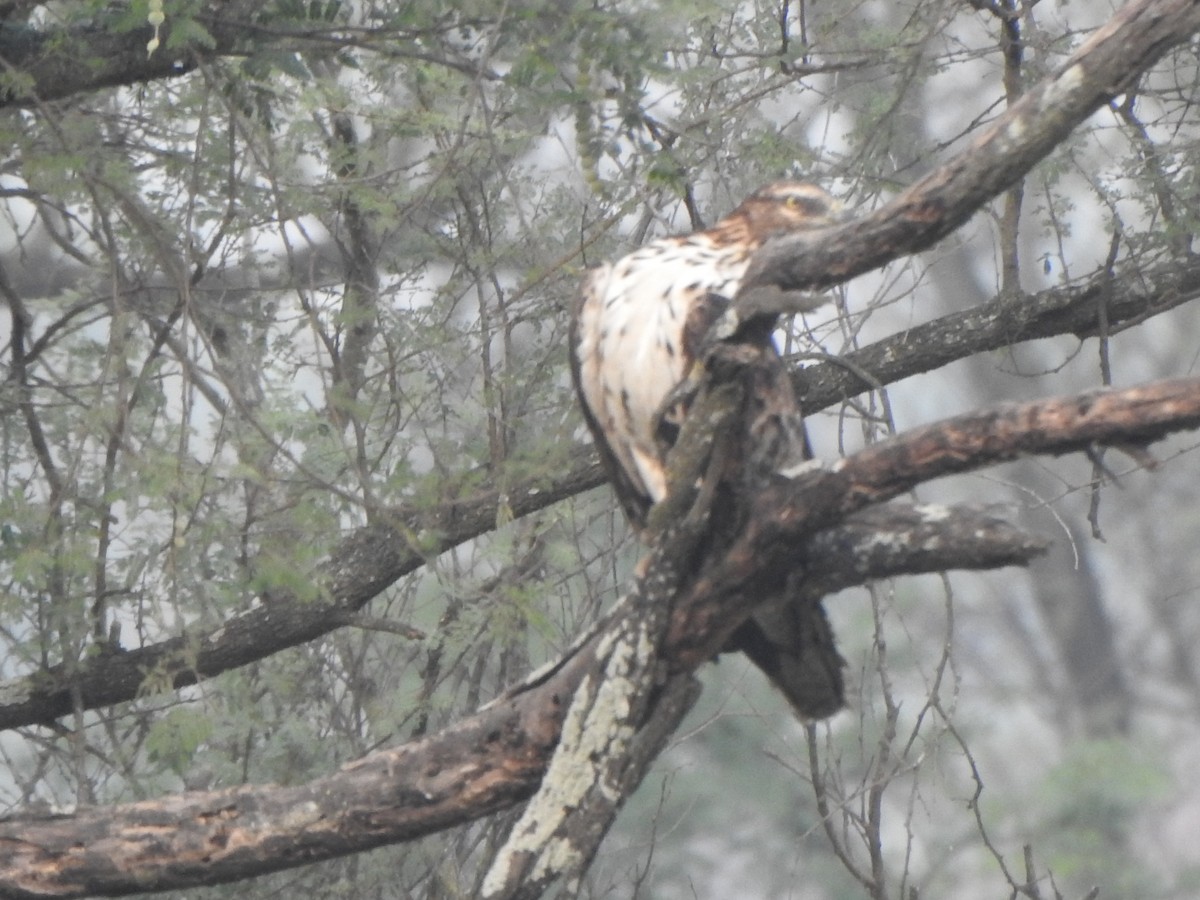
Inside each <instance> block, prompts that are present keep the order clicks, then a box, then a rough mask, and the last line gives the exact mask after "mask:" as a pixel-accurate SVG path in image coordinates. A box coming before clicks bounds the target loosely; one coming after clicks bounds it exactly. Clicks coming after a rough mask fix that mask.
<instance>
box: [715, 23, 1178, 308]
mask: <svg viewBox="0 0 1200 900" xmlns="http://www.w3.org/2000/svg"><path fill="white" fill-rule="evenodd" d="M1197 29H1200V0H1133V2H1130V3H1127V4H1126V5H1125V6H1124V7H1122V8H1121V9H1120V10H1119V11H1118V12H1117V14H1116V15H1115V16H1113V17H1112V19H1110V20H1109V21H1108V22H1107V23H1106V24H1105V25H1103V26H1102V27H1101V28H1099V29H1097V30H1096V31H1095V32H1093V34H1092V35H1091V37H1089V38H1088V40H1087V41H1085V42H1084V44H1083V46H1081V47H1080V48H1079V49H1078V50H1077V51H1076V52H1075V53H1074V54H1073V55H1072V56H1071V58H1070V59H1068V60H1067V62H1066V64H1065V65H1064V66H1063V67H1062V68H1061V69H1059V71H1058V72H1056V73H1055V74H1054V75H1052V76H1050V77H1049V78H1046V79H1045V80H1043V81H1042V82H1040V83H1039V84H1038V85H1037V86H1036V87H1033V88H1031V89H1030V90H1028V91H1026V92H1025V94H1024V95H1023V96H1022V97H1021V99H1020V100H1018V101H1017V102H1016V103H1014V104H1013V105H1012V106H1011V107H1010V108H1009V109H1008V111H1007V112H1005V114H1004V115H1002V116H1001V117H1000V118H998V119H997V120H996V121H995V122H994V123H992V124H991V125H990V126H989V127H987V128H986V129H984V130H983V132H982V133H980V134H979V136H978V137H976V139H975V140H974V141H972V142H971V145H970V146H969V147H968V148H967V149H966V150H964V151H962V152H961V153H959V154H958V155H957V156H954V157H953V158H951V159H950V160H949V161H947V162H946V163H945V164H944V165H942V166H939V167H938V168H937V169H936V170H935V171H933V172H932V173H930V174H929V175H927V176H926V177H924V178H922V179H921V180H920V181H918V182H917V183H916V184H914V185H913V186H912V187H910V188H908V190H906V191H905V192H904V193H902V194H901V195H900V196H899V197H897V198H896V199H895V200H893V201H891V202H890V203H888V204H886V205H884V206H883V207H881V208H880V209H878V210H877V211H876V212H874V213H873V214H872V215H870V216H866V217H865V218H861V219H856V220H854V221H852V222H849V223H847V224H846V225H842V226H839V227H836V228H829V229H823V230H821V231H819V232H802V233H798V234H794V235H789V236H786V237H783V238H780V239H779V240H776V241H772V242H769V243H768V244H767V245H766V246H765V247H763V248H762V250H760V251H759V252H758V253H757V254H756V255H755V258H754V261H753V262H752V263H751V265H750V268H749V270H748V271H747V273H746V277H745V278H743V279H742V285H741V289H740V290H739V292H738V297H737V298H736V300H735V303H734V305H733V307H732V308H731V311H733V312H734V314H735V315H736V317H737V320H738V321H739V322H745V321H747V320H748V319H751V318H754V317H757V316H765V315H772V316H773V315H778V314H780V313H786V312H790V311H794V310H793V309H792V308H791V306H790V305H789V304H788V303H787V302H786V300H787V296H786V294H782V293H780V292H777V291H763V290H761V288H762V287H763V286H765V285H775V286H778V287H779V288H781V289H782V290H783V291H811V290H815V289H819V288H826V287H831V286H833V285H835V284H840V283H842V282H844V281H847V280H849V279H850V278H853V277H854V276H855V275H861V274H863V273H864V272H869V271H871V270H873V269H877V268H879V267H880V266H882V265H884V264H885V263H888V262H890V261H892V260H894V259H897V258H899V257H901V256H904V255H907V254H910V253H915V252H917V251H919V250H924V249H925V248H927V247H930V246H932V245H933V244H935V243H936V242H937V241H939V240H941V239H942V238H944V237H945V236H946V235H948V234H950V233H951V232H952V231H954V230H955V229H956V228H958V227H959V226H960V225H962V224H963V223H964V222H966V221H967V220H968V219H969V218H971V216H972V215H973V214H974V213H975V211H976V210H978V209H980V208H981V207H982V206H983V205H984V204H985V203H987V202H988V201H989V200H991V199H992V198H993V197H995V196H996V195H997V194H999V193H1001V192H1002V191H1003V190H1005V189H1006V188H1008V187H1009V186H1010V185H1012V184H1013V183H1015V182H1016V181H1017V180H1019V179H1020V178H1022V177H1023V176H1024V175H1025V174H1026V173H1027V172H1028V171H1029V170H1030V169H1032V168H1033V166H1034V165H1035V164H1036V163H1037V162H1038V161H1040V160H1041V159H1042V158H1043V157H1045V156H1046V155H1047V154H1048V153H1050V151H1051V150H1053V149H1054V148H1055V147H1056V146H1057V145H1058V144H1059V143H1061V142H1062V141H1063V140H1064V139H1065V138H1066V137H1067V135H1069V134H1070V133H1071V131H1073V130H1074V129H1075V127H1076V126H1077V125H1079V124H1080V123H1081V122H1083V121H1084V120H1085V119H1087V118H1088V116H1090V115H1091V114H1092V113H1093V112H1095V111H1096V110H1097V109H1099V108H1100V107H1101V106H1104V105H1105V104H1107V103H1108V102H1109V101H1110V100H1112V99H1113V97H1115V96H1117V95H1118V94H1120V93H1121V92H1122V91H1123V90H1124V89H1125V87H1126V86H1128V85H1129V84H1132V83H1133V81H1134V80H1135V79H1136V78H1137V77H1138V76H1139V75H1140V74H1141V73H1142V72H1144V71H1145V70H1146V69H1147V68H1149V67H1150V66H1151V65H1153V64H1154V63H1155V62H1157V61H1158V60H1159V59H1161V58H1162V56H1163V55H1164V54H1165V53H1166V52H1167V51H1168V50H1170V49H1171V48H1172V47H1175V46H1177V45H1179V44H1182V43H1184V42H1185V41H1187V40H1188V39H1189V38H1190V37H1191V35H1192V34H1193V33H1195V32H1196V31H1197ZM756 288H759V290H755V289H756ZM781 298H782V299H781Z"/></svg>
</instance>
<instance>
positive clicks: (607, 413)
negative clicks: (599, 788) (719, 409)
mask: <svg viewBox="0 0 1200 900" xmlns="http://www.w3.org/2000/svg"><path fill="white" fill-rule="evenodd" d="M839 208H840V207H839V204H838V203H837V201H835V200H834V198H833V197H831V196H830V195H829V194H828V193H826V192H825V191H823V190H821V189H820V188H818V187H815V186H813V185H810V184H803V183H797V182H790V181H783V182H777V183H774V184H770V185H768V186H767V187H765V188H763V189H761V190H759V191H758V192H757V193H754V194H752V195H751V196H750V197H748V198H747V199H746V200H745V201H743V202H742V204H741V205H740V206H738V207H737V209H735V210H734V211H733V212H732V213H730V214H729V215H728V216H726V217H725V218H724V219H722V220H721V221H719V222H717V224H716V225H714V226H713V227H711V228H708V229H706V230H704V231H698V232H696V233H694V234H690V235H684V236H680V237H671V238H663V239H662V240H657V241H653V242H651V243H649V244H646V245H645V246H644V247H642V248H640V249H638V250H635V251H634V252H632V253H630V254H629V255H628V256H625V257H623V258H622V259H620V260H618V261H617V262H615V263H611V264H606V265H602V266H599V267H598V268H596V269H593V270H592V271H591V272H590V273H588V276H587V278H586V280H585V281H584V284H583V289H582V291H581V295H580V298H579V300H578V302H577V304H576V307H575V314H574V317H573V320H572V333H571V351H572V352H571V369H572V373H573V375H574V378H575V386H576V388H577V390H578V392H579V397H580V400H581V401H582V406H583V413H584V418H585V419H586V420H587V423H588V426H589V428H590V429H591V431H592V434H593V436H594V438H595V441H596V445H597V447H598V448H599V451H600V456H601V459H602V460H603V462H604V466H605V469H606V470H607V472H608V475H609V478H610V480H611V481H612V483H613V487H614V489H615V491H616V494H617V498H618V500H619V501H620V503H621V506H622V508H623V509H624V510H625V513H626V515H627V516H628V517H629V519H630V521H631V522H632V524H633V526H634V528H635V529H637V530H638V532H639V533H641V532H642V530H643V529H644V527H645V524H646V516H647V513H648V512H649V510H650V507H651V506H652V505H653V504H655V503H657V502H659V501H660V500H662V499H663V498H664V497H665V496H666V492H667V478H666V465H665V459H666V453H667V451H668V450H669V449H670V447H671V445H672V444H673V442H674V439H675V437H676V436H677V434H678V431H679V425H680V423H681V422H682V421H683V418H684V417H685V416H686V415H687V409H686V405H687V401H686V399H679V400H678V401H676V400H674V399H673V398H672V395H673V394H674V393H675V390H676V388H677V387H678V386H679V385H680V383H681V382H682V381H683V379H684V378H685V377H686V376H687V374H688V373H689V371H690V369H691V367H692V363H693V362H694V361H695V358H696V354H697V352H698V351H699V349H700V344H701V342H702V340H703V338H704V336H705V334H706V333H707V332H708V329H709V327H710V326H711V325H712V324H713V323H714V322H715V321H716V320H717V318H718V317H719V316H720V315H721V313H722V312H723V311H724V310H725V308H726V307H727V306H728V305H729V302H730V298H732V297H733V296H734V295H735V294H736V293H737V290H738V286H739V284H740V282H741V279H742V276H743V275H744V274H745V272H746V268H747V266H748V265H749V263H750V257H751V256H752V255H753V254H754V251H755V250H757V249H758V248H759V247H760V246H762V244H763V243H764V242H765V241H767V240H768V239H769V238H771V237H774V236H777V235H781V234H785V233H789V232H794V231H801V230H805V229H812V228H820V227H824V226H827V225H830V224H833V223H834V222H836V221H837V214H838V211H839ZM743 331H744V332H745V333H744V334H743V335H741V336H740V337H739V338H738V339H741V340H746V341H752V342H755V344H757V345H760V346H762V347H764V348H769V350H768V352H769V354H770V359H772V360H773V361H776V362H778V365H777V366H776V368H777V369H778V374H777V375H776V376H773V377H771V378H769V379H768V383H767V384H766V385H764V386H759V387H758V389H759V392H760V394H761V393H769V394H770V396H769V397H767V398H762V397H752V398H751V400H750V403H751V404H757V405H758V406H762V407H770V408H771V409H772V414H771V417H772V420H773V422H774V423H775V424H776V426H782V427H775V428H774V429H773V431H774V432H776V435H775V437H776V443H779V440H778V438H779V433H783V434H784V437H785V440H784V441H783V443H785V444H787V445H788V446H786V447H784V448H782V449H779V448H772V450H771V456H772V459H773V462H774V464H775V465H776V467H778V466H779V465H785V464H787V463H789V462H793V461H798V460H799V459H802V458H804V455H806V453H807V448H806V445H805V443H804V441H803V425H802V422H801V419H800V411H799V408H798V406H797V404H796V400H795V397H794V396H793V395H792V392H791V387H790V382H789V380H788V379H787V377H786V371H785V370H784V368H783V365H782V362H781V361H778V354H777V352H776V351H775V350H774V346H773V344H772V343H771V336H770V331H771V323H766V327H759V328H751V329H743ZM669 400H670V401H671V402H672V403H673V406H672V408H669V409H664V408H663V407H664V406H665V405H666V404H667V403H668V401H669ZM781 407H782V412H781V411H780V408H781ZM747 430H748V431H750V432H753V431H754V430H755V428H754V427H748V429H747ZM751 439H752V440H753V439H755V438H754V437H753V435H752V437H751ZM776 599H777V602H771V603H768V604H766V605H764V606H763V608H762V610H761V611H760V612H758V613H756V614H755V616H754V617H752V618H751V619H748V620H747V621H746V623H745V624H744V625H743V626H742V627H741V628H740V629H739V630H738V632H736V633H735V634H734V636H733V639H732V646H731V647H729V648H727V649H737V650H743V651H745V652H746V654H747V655H748V656H750V658H751V659H752V660H753V661H754V662H755V663H756V664H757V665H758V666H759V667H760V668H761V669H763V671H764V672H766V674H767V675H768V676H769V677H770V678H771V679H772V681H774V683H775V684H776V685H777V686H778V687H779V688H780V689H781V690H782V691H783V693H784V694H785V695H786V696H787V697H788V699H789V700H790V701H791V703H792V705H793V706H794V707H795V708H796V710H797V711H798V712H799V713H800V714H801V715H802V716H804V717H806V718H819V717H823V716H828V715H831V714H832V713H833V712H836V711H837V709H839V708H840V707H841V705H842V692H843V687H842V673H841V669H842V665H843V663H842V660H841V657H840V656H839V655H838V653H837V650H836V648H835V647H834V644H833V635H832V632H831V631H830V628H829V625H828V622H827V621H826V619H825V614H824V610H823V609H822V608H821V607H820V606H819V605H815V604H809V603H803V602H800V601H797V602H794V603H789V602H784V601H782V600H779V598H776Z"/></svg>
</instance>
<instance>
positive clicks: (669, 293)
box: [576, 234, 749, 502]
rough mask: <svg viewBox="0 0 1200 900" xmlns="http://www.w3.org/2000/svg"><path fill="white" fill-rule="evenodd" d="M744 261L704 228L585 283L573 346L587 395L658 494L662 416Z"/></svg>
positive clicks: (616, 443)
mask: <svg viewBox="0 0 1200 900" xmlns="http://www.w3.org/2000/svg"><path fill="white" fill-rule="evenodd" d="M748 260H749V254H748V253H747V252H744V251H741V252H739V251H738V250H736V249H735V248H732V247H730V246H728V245H726V246H721V245H718V244H716V243H714V242H713V241H711V240H709V239H707V238H706V236H705V235H703V234H698V235H692V236H690V237H684V238H667V239H664V240H659V241H654V242H652V243H650V244H647V245H645V246H644V247H641V248H640V249H638V250H636V251H634V252H633V253H631V254H629V255H628V256H626V257H624V258H622V259H620V260H618V261H617V262H615V263H613V264H612V265H608V266H601V267H600V268H598V269H596V270H594V271H593V273H592V275H591V277H590V279H589V281H588V283H587V285H586V286H585V290H584V301H583V305H582V307H581V309H580V312H579V344H578V347H577V348H576V352H577V354H578V362H579V371H580V386H581V390H582V393H583V397H584V400H585V402H586V403H587V405H588V408H589V409H590V411H591V413H592V415H593V416H594V417H595V419H596V421H597V422H598V423H599V424H600V426H601V427H602V428H603V429H604V431H605V433H606V434H607V435H609V436H610V444H611V449H612V451H613V454H614V456H616V458H617V461H618V462H619V463H620V465H621V467H622V468H623V469H624V470H625V471H626V473H627V474H628V475H629V476H630V478H631V479H632V480H633V481H634V483H635V485H639V486H640V487H641V488H642V489H643V490H644V492H645V494H646V495H647V496H649V497H650V498H651V499H652V500H653V501H655V502H657V501H659V500H662V499H663V497H664V496H665V495H666V479H665V471H664V467H663V460H662V458H661V457H662V454H661V452H660V450H659V448H658V444H657V442H656V441H655V426H656V425H657V421H656V414H657V413H658V412H659V411H660V410H661V407H662V405H663V402H664V401H665V400H666V398H667V396H668V395H669V394H670V393H671V391H672V390H674V388H675V387H676V386H677V385H678V384H679V383H680V382H681V381H682V380H683V378H684V377H685V376H686V375H687V373H688V369H689V368H690V366H691V363H692V354H693V353H694V350H695V348H694V346H693V345H694V344H695V343H696V342H698V340H699V338H700V337H702V334H699V335H697V334H694V333H692V332H694V331H695V330H696V329H697V314H698V312H700V311H702V310H703V309H704V308H705V307H706V305H708V304H709V303H710V301H709V300H708V295H709V294H719V295H721V296H723V297H732V296H733V294H735V293H736V292H737V288H738V283H739V282H740V280H741V277H742V275H743V274H744V273H745V270H746V266H747V264H748ZM703 327H705V328H706V327H707V322H705V323H704V325H703ZM689 328H690V329H691V330H692V331H691V332H690V331H689ZM614 438H615V440H614Z"/></svg>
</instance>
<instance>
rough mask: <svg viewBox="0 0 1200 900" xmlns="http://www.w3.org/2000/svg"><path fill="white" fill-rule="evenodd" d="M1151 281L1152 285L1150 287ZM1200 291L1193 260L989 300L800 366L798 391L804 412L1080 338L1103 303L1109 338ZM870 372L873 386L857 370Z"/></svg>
mask: <svg viewBox="0 0 1200 900" xmlns="http://www.w3.org/2000/svg"><path fill="white" fill-rule="evenodd" d="M1148 283H1149V285H1150V287H1147V284H1148ZM1197 294H1200V260H1196V259H1194V258H1189V259H1187V260H1184V261H1182V262H1180V263H1178V264H1174V265H1170V266H1163V267H1162V268H1161V269H1160V270H1159V271H1158V272H1149V273H1147V272H1139V273H1136V274H1130V275H1123V276H1118V277H1117V278H1115V279H1114V278H1112V277H1111V276H1110V275H1109V274H1108V273H1106V272H1105V273H1101V274H1099V275H1097V276H1096V277H1095V278H1093V279H1091V280H1090V281H1088V282H1087V283H1085V284H1081V285H1077V286H1075V287H1066V288H1052V289H1050V290H1046V291H1042V292H1040V293H1037V294H1031V295H1026V296H1022V297H1020V298H1012V297H1002V296H1001V297H996V298H995V299H993V300H990V301H988V302H987V303H982V304H980V305H978V306H975V307H972V308H971V309H966V310H963V311H961V312H955V313H951V314H950V315H946V316H942V317H940V318H938V319H935V320H934V321H932V322H927V323H926V324H924V325H918V326H916V327H914V328H909V329H906V330H905V331H903V332H902V333H900V334H896V335H893V336H892V337H889V338H884V339H883V340H881V341H877V342H876V343H874V344H871V345H869V346H867V347H863V348H861V349H859V350H855V351H852V352H850V353H847V354H845V355H844V356H842V357H839V360H838V361H835V362H822V363H817V364H815V365H812V366H807V367H805V368H801V369H797V370H796V374H795V382H796V393H797V394H798V395H799V396H800V397H801V399H802V404H801V405H802V406H803V407H804V410H805V412H806V413H812V412H816V411H818V410H821V409H824V408H825V407H827V406H829V405H830V404H832V403H836V402H838V401H839V400H844V399H847V398H849V397H852V396H854V395H856V394H858V393H861V392H862V391H864V390H871V389H873V388H878V387H880V386H883V385H888V384H891V383H892V382H895V381H899V380H901V379H903V378H908V377H909V376H910V375H917V374H919V373H921V372H929V371H931V370H933V369H936V368H938V367H939V366H943V365H946V364H947V363H951V362H954V361H956V360H959V359H965V358H966V357H968V356H971V355H973V354H975V353H983V352H986V351H989V350H996V349H999V348H1001V347H1011V346H1013V345H1015V344H1018V343H1020V342H1022V341H1031V340H1037V339H1039V338H1047V337H1056V336H1059V335H1065V334H1070V335H1074V336H1076V337H1078V338H1080V339H1083V338H1086V337H1092V336H1094V335H1095V334H1096V333H1097V332H1098V331H1099V329H1100V303H1101V301H1104V302H1105V303H1106V312H1107V317H1108V319H1107V325H1108V333H1109V334H1115V333H1116V332H1118V331H1123V330H1124V329H1126V328H1130V327H1132V326H1134V325H1138V324H1141V323H1142V322H1144V321H1146V320H1147V319H1149V318H1152V317H1153V316H1156V315H1158V314H1160V313H1163V312H1167V311H1168V310H1172V309H1175V308H1176V307H1177V306H1182V305H1183V304H1184V303H1187V302H1189V301H1191V300H1193V299H1195V297H1196V296H1197ZM860 372H862V373H865V374H867V375H869V376H870V377H871V379H872V380H871V381H867V380H866V379H864V378H862V377H861V376H860V375H859V374H858V373H860Z"/></svg>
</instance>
